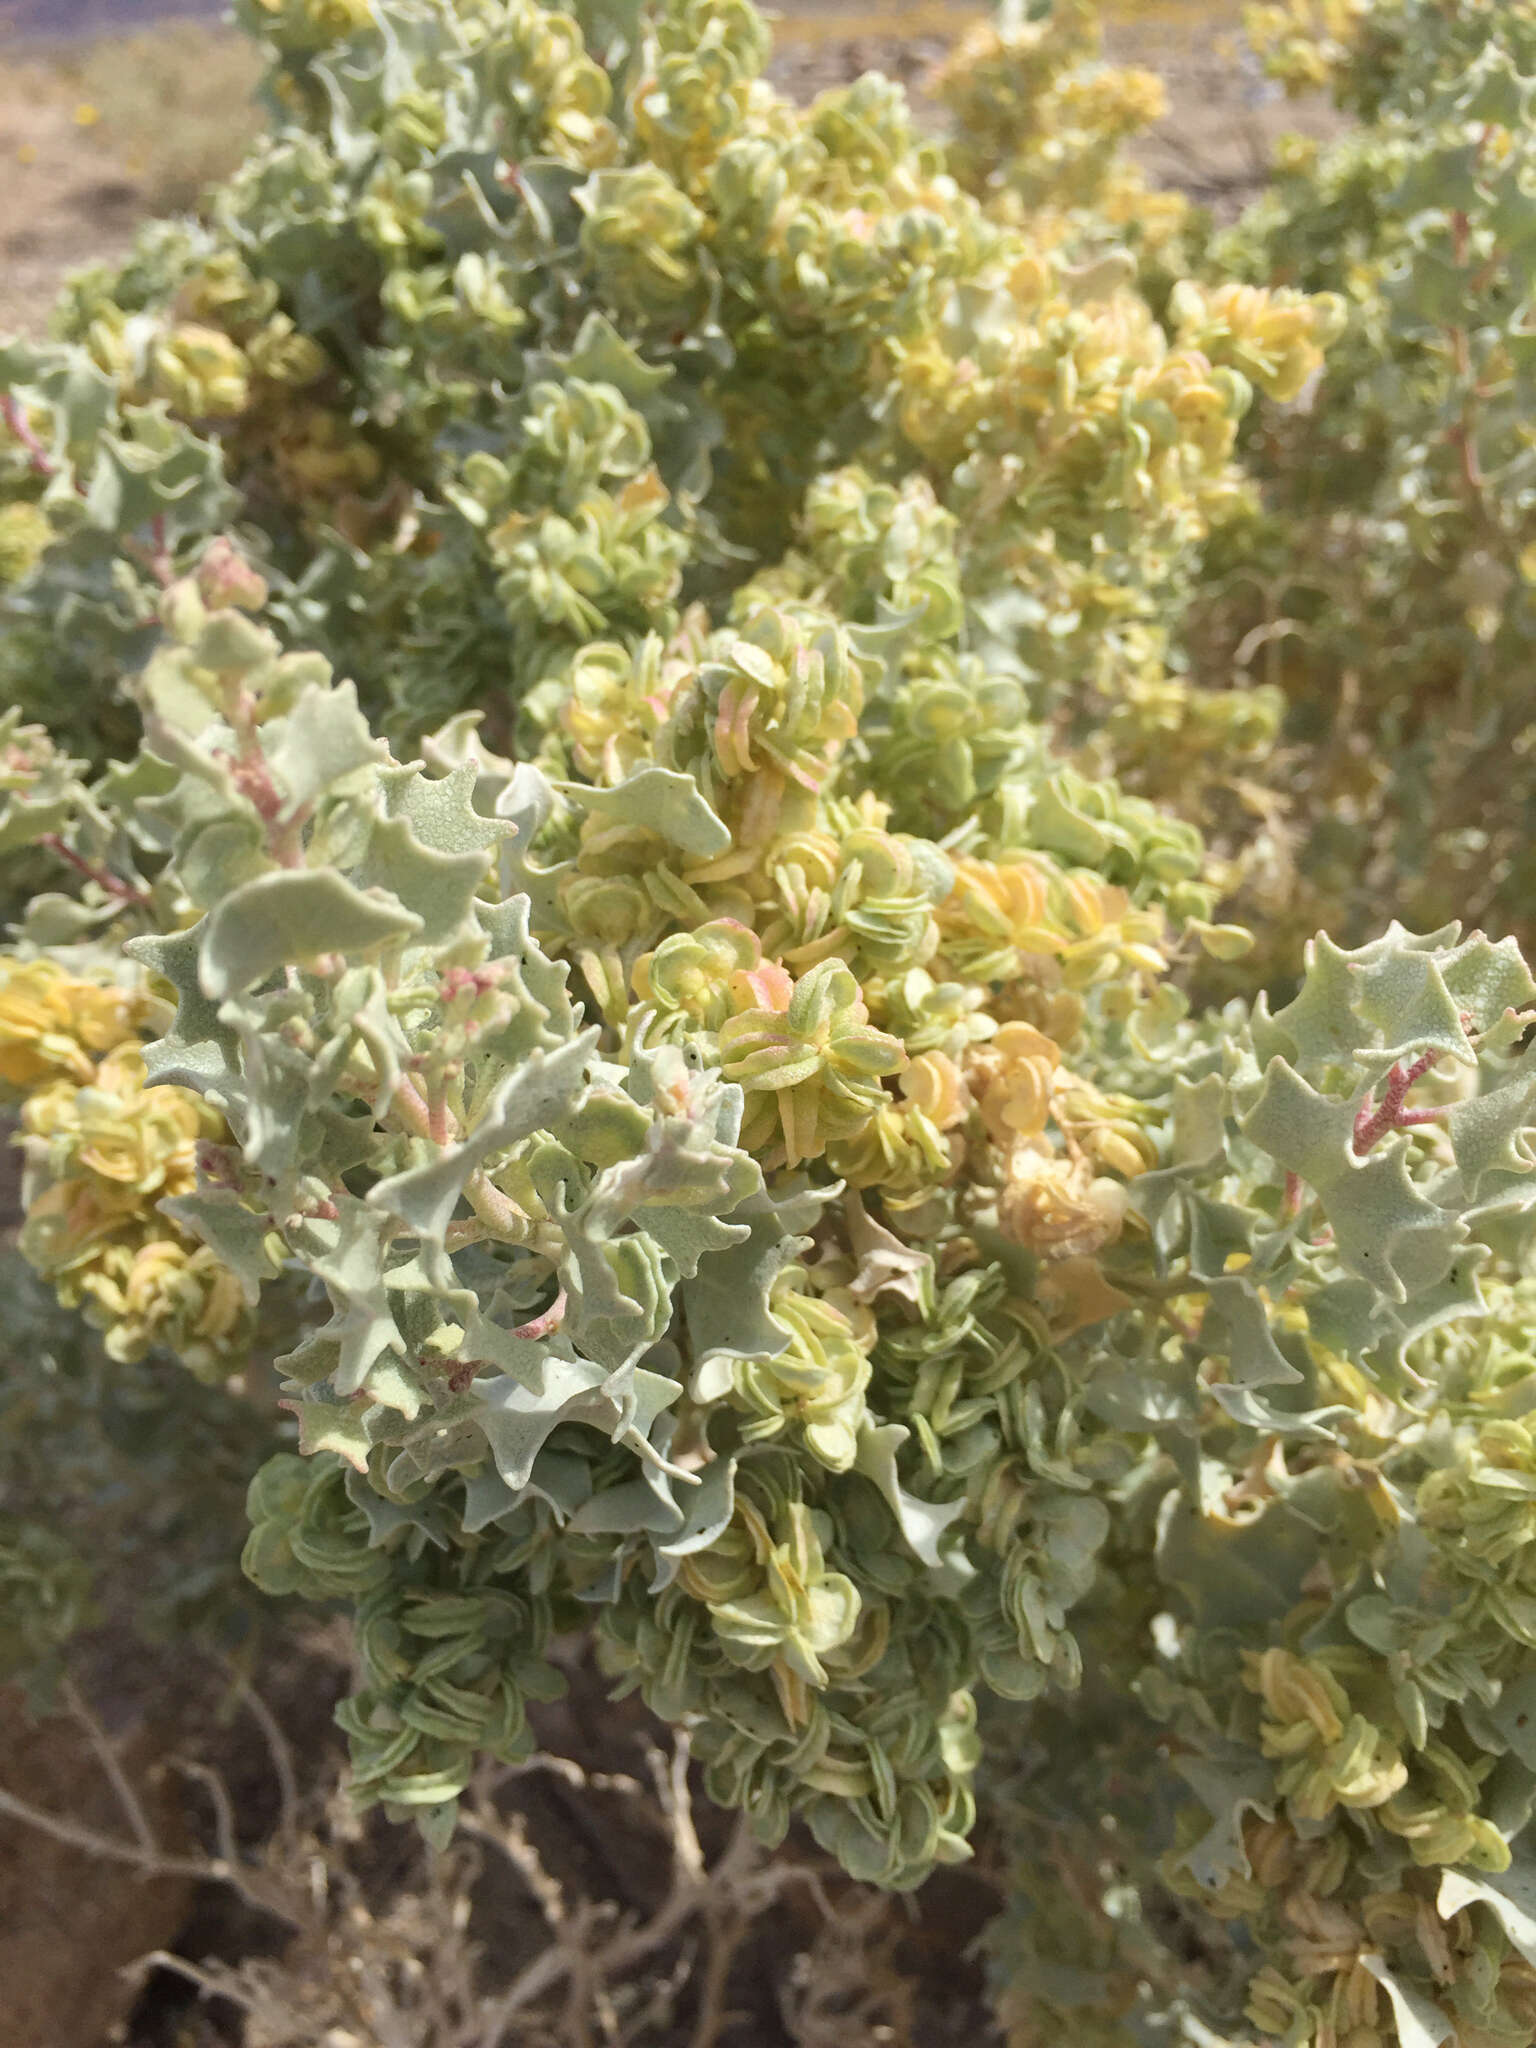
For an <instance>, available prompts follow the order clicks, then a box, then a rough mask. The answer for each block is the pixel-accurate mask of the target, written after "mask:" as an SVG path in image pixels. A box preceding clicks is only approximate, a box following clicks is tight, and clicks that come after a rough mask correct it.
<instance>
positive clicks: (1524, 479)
mask: <svg viewBox="0 0 1536 2048" xmlns="http://www.w3.org/2000/svg"><path fill="white" fill-rule="evenodd" d="M1253 13H1254V16H1255V17H1256V26H1257V27H1258V28H1259V29H1260V30H1261V31H1262V32H1263V36H1264V39H1265V42H1266V45H1267V47H1268V48H1269V51H1270V62H1271V64H1272V67H1273V68H1274V69H1275V70H1276V71H1278V72H1279V73H1280V74H1281V75H1282V76H1284V77H1286V78H1288V79H1289V80H1290V81H1291V82H1293V83H1301V84H1313V83H1318V82H1329V83H1331V84H1332V86H1333V89H1334V92H1335V94H1336V96H1337V97H1338V99H1339V101H1340V103H1341V105H1342V106H1343V107H1344V108H1345V109H1346V110H1347V111H1349V112H1351V113H1353V114H1355V115H1357V116H1358V117H1359V120H1358V125H1356V126H1355V127H1353V128H1352V129H1351V130H1350V131H1349V132H1347V133H1346V134H1345V135H1344V136H1343V138H1342V139H1341V140H1340V141H1338V142H1337V143H1335V144H1334V145H1332V146H1331V147H1327V148H1320V147H1319V146H1317V145H1316V144H1313V143H1309V142H1302V141H1295V142H1293V143H1291V144H1290V145H1288V146H1287V148H1286V149H1285V150H1284V151H1283V152H1282V157H1281V162H1280V166H1279V169H1278V173H1277V176H1276V178H1275V181H1274V185H1273V188H1272V189H1271V190H1270V191H1269V192H1268V193H1267V194H1266V195H1265V196H1264V197H1263V198H1262V199H1261V200H1260V201H1259V202H1258V203H1257V204H1256V205H1255V206H1254V207H1253V208H1252V209H1251V211H1250V212H1249V214H1248V215H1247V216H1246V217H1245V218H1244V220H1243V221H1242V222H1240V223H1239V224H1238V225H1237V226H1236V227H1235V228H1234V229H1232V230H1231V231H1230V232H1228V233H1226V234H1223V235H1221V236H1218V237H1217V238H1216V240H1215V241H1214V243H1213V245H1212V247H1211V251H1210V255H1211V261H1212V264H1213V266H1214V269H1215V273H1216V274H1217V275H1219V276H1220V277H1222V278H1227V277H1231V276H1233V275H1237V276H1241V277H1242V278H1244V279H1245V280H1247V281H1250V282H1252V283H1254V284H1256V285H1257V284H1261V283H1262V284H1265V285H1271V284H1273V283H1275V282H1277V281H1281V280H1283V281H1284V282H1285V283H1286V284H1288V285H1292V286H1295V287H1299V288H1301V289H1303V290H1307V291H1319V290H1331V291H1334V292H1337V293H1338V294H1340V295H1341V296H1342V297H1343V299H1344V300H1345V302H1346V303H1347V304H1348V306H1349V319H1348V322H1347V326H1346V331H1345V333H1344V336H1343V338H1342V339H1341V340H1340V341H1339V343H1338V345H1337V346H1336V347H1335V348H1334V349H1333V350H1332V351H1331V352H1330V357H1329V362H1328V365H1327V367H1326V368H1325V369H1324V370H1323V371H1322V373H1321V375H1320V376H1319V377H1318V378H1317V379H1316V380H1315V383H1314V384H1313V386H1312V387H1311V388H1310V389H1309V391H1308V393H1307V395H1306V397H1305V400H1304V402H1303V403H1301V404H1300V405H1298V406H1295V407H1293V408H1291V409H1289V410H1287V411H1279V412H1277V411H1273V410H1272V411H1270V412H1269V413H1267V414H1266V415H1265V417H1264V418H1263V420H1262V421H1257V422H1255V423H1254V428H1253V431H1252V433H1251V435H1250V436H1249V438H1248V439H1247V442H1246V444H1245V456H1246V460H1247V462H1248V465H1249V469H1250V472H1251V473H1252V474H1253V475H1254V476H1255V478H1256V479H1257V480H1258V481H1259V482H1260V483H1261V485H1262V499H1261V501H1260V503H1259V505H1257V506H1256V507H1255V509H1254V513H1253V516H1252V517H1251V518H1249V519H1247V520H1241V521H1235V522H1231V523H1229V525H1228V526H1227V528H1226V529H1225V530H1224V531H1223V533H1221V534H1220V535H1218V536H1215V537H1213V540H1212V544H1211V547H1210V551H1209V555H1208V558H1207V563H1206V573H1205V576H1204V578H1203V579H1202V584H1201V591H1200V608H1201V610H1202V612H1203V613H1204V615H1205V616H1204V617H1203V619H1202V621H1201V624H1200V626H1199V629H1198V631H1197V638H1198V639H1199V641H1200V642H1201V646H1202V657H1203V659H1206V660H1208V661H1209V663H1210V665H1211V668H1212V670H1213V672H1221V673H1226V672H1228V671H1229V670H1230V667H1231V665H1232V663H1233V659H1234V655H1235V656H1236V658H1237V664H1238V666H1239V667H1240V668H1241V669H1243V670H1245V671H1247V672H1248V673H1249V674H1251V675H1252V676H1254V677H1255V678H1262V679H1265V680H1269V681H1272V682H1274V683H1276V684H1277V685H1278V686H1279V687H1280V688H1282V689H1283V690H1284V692H1285V695H1286V698H1287V714H1288V715H1287V739H1288V740H1290V741H1292V742H1294V744H1295V753H1294V756H1293V768H1292V771H1291V776H1290V781H1291V786H1292V789H1293V792H1294V796H1295V799H1296V815H1295V818H1294V821H1293V830H1294V835H1295V840H1296V848H1295V863H1296V866H1297V868H1298V869H1299V876H1298V877H1297V878H1296V879H1294V880H1292V879H1290V878H1287V880H1286V882H1285V884H1284V888H1283V907H1282V900H1281V899H1279V898H1277V899H1276V901H1275V902H1274V903H1272V904H1271V906H1270V908H1271V910H1273V911H1275V912H1278V913H1279V917H1280V922H1279V923H1278V924H1277V925H1276V926H1275V927H1274V929H1275V930H1276V931H1277V933H1281V934H1283V935H1284V938H1285V941H1286V943H1290V942H1291V941H1292V940H1293V938H1294V937H1295V936H1296V935H1297V934H1304V933H1305V932H1308V931H1311V930H1313V929H1315V928H1317V926H1319V925H1324V926H1326V927H1327V928H1328V929H1329V930H1331V931H1334V932H1335V933H1336V934H1337V935H1338V936H1340V937H1344V936H1362V935H1364V934H1365V933H1366V932H1367V931H1368V930H1370V929H1371V928H1372V927H1373V925H1374V923H1375V922H1376V920H1377V918H1378V916H1379V912H1378V906H1379V905H1380V904H1381V903H1382V902H1384V901H1388V900H1390V901H1391V902H1393V903H1394V904H1395V905H1397V906H1398V907H1399V908H1400V910H1401V911H1402V912H1403V913H1404V914H1405V915H1407V916H1409V917H1410V918H1411V919H1412V920H1413V921H1415V922H1419V923H1423V924H1426V925H1432V924H1437V923H1439V922H1441V921H1442V920H1443V919H1444V918H1446V917H1450V916H1457V917H1468V916H1471V917H1475V918H1478V919H1485V920H1487V921H1489V922H1490V924H1493V925H1496V926H1498V927H1499V928H1500V929H1505V930H1514V931H1515V932H1517V933H1518V934H1519V936H1520V937H1521V939H1522V942H1524V943H1528V942H1529V940H1530V937H1531V935H1532V929H1533V927H1532V922H1531V910H1530V905H1531V899H1532V892H1533V888H1536V856H1533V851H1532V849H1533V846H1536V767H1533V762H1536V723H1533V698H1532V692H1531V687H1530V674H1531V665H1532V651H1533V647H1536V598H1533V583H1536V512H1533V505H1536V498H1533V476H1536V472H1533V468H1532V451H1531V446H1530V431H1529V421H1530V415H1531V408H1532V399H1533V391H1536V384H1533V377H1536V357H1533V354H1532V348H1533V343H1532V336H1531V333H1530V308H1531V302H1532V290H1533V285H1536V241H1533V237H1532V219H1533V214H1532V204H1531V191H1532V181H1533V178H1536V128H1533V125H1532V116H1531V92H1532V87H1533V82H1536V11H1533V10H1532V9H1531V8H1530V7H1528V6H1526V5H1523V4H1520V0H1498V4H1489V5H1482V4H1474V0H1463V4H1459V5H1454V6H1448V5H1442V4H1440V0H1391V4H1377V5H1370V6H1365V5H1358V4H1355V5H1348V6H1344V5H1341V6H1330V7H1327V8H1319V9H1309V8H1307V7H1304V6H1298V7H1294V8H1285V9H1282V8H1277V7H1268V8H1256V9H1254V10H1253Z"/></svg>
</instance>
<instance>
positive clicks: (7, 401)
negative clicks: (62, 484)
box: [0, 391, 58, 476]
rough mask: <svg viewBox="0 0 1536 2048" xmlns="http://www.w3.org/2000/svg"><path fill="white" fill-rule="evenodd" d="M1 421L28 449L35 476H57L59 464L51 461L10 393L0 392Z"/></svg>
mask: <svg viewBox="0 0 1536 2048" xmlns="http://www.w3.org/2000/svg"><path fill="white" fill-rule="evenodd" d="M0 420H4V421H5V424H6V425H7V427H9V428H10V430H11V432H12V433H13V434H14V435H15V437H16V439H17V440H18V441H19V442H20V443H21V445H22V447H23V448H25V449H26V451H27V455H28V458H29V464H30V467H31V469H32V471H33V473H34V475H37V476H55V475H57V473H58V466H57V464H56V463H55V462H54V461H53V460H52V459H51V457H50V456H49V453H48V450H47V449H46V448H45V447H44V446H43V444H42V442H41V441H39V439H38V438H37V436H36V434H34V433H33V431H32V429H31V427H30V426H28V424H27V420H26V415H25V414H24V413H23V412H22V409H21V407H20V406H19V405H18V404H17V403H16V400H15V398H14V397H13V396H12V394H11V393H10V392H9V391H0Z"/></svg>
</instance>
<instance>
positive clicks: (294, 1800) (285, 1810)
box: [231, 1672, 299, 1842]
mask: <svg viewBox="0 0 1536 2048" xmlns="http://www.w3.org/2000/svg"><path fill="white" fill-rule="evenodd" d="M231 1676H232V1678H233V1680H234V1686H235V1692H236V1695H237V1696H238V1698H239V1700H240V1703H241V1705H242V1706H243V1707H244V1708H245V1709H246V1711H247V1712H248V1713H249V1714H250V1716H251V1718H252V1719H253V1720H254V1721H255V1723H256V1725H257V1726H258V1727H259V1728H260V1730H261V1732H262V1734H263V1736H264V1737H265V1738H266V1744H267V1752H268V1754H269V1755H270V1757H271V1759H272V1773H273V1776H274V1777H275V1778H276V1779H277V1794H278V1801H279V1812H280V1818H279V1821H278V1827H279V1831H280V1832H281V1834H282V1836H283V1839H284V1840H285V1841H287V1842H292V1841H293V1840H294V1839H295V1838H296V1836H297V1834H298V1830H299V1781H298V1775H297V1773H296V1772H295V1770H294V1767H293V1749H292V1746H291V1745H290V1743H289V1741H288V1738H287V1736H286V1735H285V1734H284V1733H283V1731H282V1729H281V1727H280V1726H279V1725H278V1720H277V1716H276V1715H275V1714H274V1713H273V1711H272V1709H271V1708H270V1707H269V1706H268V1705H267V1703H266V1701H265V1700H264V1699H263V1698H262V1696H261V1694H260V1693H259V1692H258V1691H257V1690H256V1688H255V1686H253V1685H252V1684H251V1682H250V1680H249V1679H247V1678H242V1677H241V1676H240V1674H239V1673H238V1672H232V1673H231Z"/></svg>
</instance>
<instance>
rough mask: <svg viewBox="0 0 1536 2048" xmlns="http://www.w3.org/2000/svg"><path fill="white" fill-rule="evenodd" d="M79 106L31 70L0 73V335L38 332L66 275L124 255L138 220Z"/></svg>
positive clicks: (137, 196) (136, 189) (130, 192)
mask: <svg viewBox="0 0 1536 2048" xmlns="http://www.w3.org/2000/svg"><path fill="white" fill-rule="evenodd" d="M78 104H79V102H78V101H75V100H73V99H72V98H71V97H70V95H69V94H68V93H67V92H66V91H65V90H64V89H63V88H62V87H61V86H58V85H50V84H49V83H48V82H47V81H46V80H45V79H44V78H42V77H41V75H40V74H38V73H36V72H33V71H32V70H31V68H30V67H28V69H27V70H26V72H25V73H22V72H21V71H20V70H19V69H17V70H13V71H12V72H11V73H10V74H9V75H6V74H5V73H4V70H3V68H0V333H4V332H7V331H13V330H20V331H22V332H24V333H36V332H38V331H40V329H41V327H42V325H43V322H44V321H45V320H46V317H47V308H48V302H49V300H50V299H51V298H52V296H53V293H54V291H55V290H56V288H57V286H58V284H59V281H60V280H61V279H62V278H63V277H64V276H65V274H66V273H67V272H69V271H71V270H75V269H78V268H79V267H80V266H81V265H83V264H86V263H91V262H95V261H96V260H98V259H99V258H101V257H104V256H111V255H115V254H117V253H118V252H119V251H121V250H122V249H124V248H125V247H126V246H127V243H128V240H129V238H130V236H131V235H132V233H133V229H134V226H135V223H136V222H137V221H138V219H139V218H140V216H141V213H142V211H143V198H142V192H141V187H140V185H139V184H138V182H137V181H136V180H135V179H134V178H133V177H131V176H130V175H128V174H127V173H126V172H125V171H124V170H123V169H122V167H121V165H120V164H118V163H117V162H115V161H114V159H113V157H112V155H111V154H110V153H109V152H108V151H107V150H105V149H104V148H102V147H100V146H99V145H98V144H96V143H95V142H93V140H92V137H91V132H90V129H89V128H88V127H81V126H78V125H77V124H76V121H75V109H76V107H77V106H78Z"/></svg>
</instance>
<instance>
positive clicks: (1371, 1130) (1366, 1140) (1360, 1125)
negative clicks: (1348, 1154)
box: [1355, 1052, 1440, 1159]
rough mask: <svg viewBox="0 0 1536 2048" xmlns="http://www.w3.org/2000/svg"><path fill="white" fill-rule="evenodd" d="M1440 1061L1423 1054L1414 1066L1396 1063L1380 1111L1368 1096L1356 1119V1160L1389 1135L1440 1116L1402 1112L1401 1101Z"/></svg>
mask: <svg viewBox="0 0 1536 2048" xmlns="http://www.w3.org/2000/svg"><path fill="white" fill-rule="evenodd" d="M1439 1057H1440V1055H1439V1054H1438V1053H1434V1052H1422V1053H1420V1054H1419V1057H1418V1058H1417V1059H1416V1060H1415V1061H1414V1062H1413V1064H1412V1065H1411V1066H1407V1067H1405V1066H1404V1065H1403V1063H1402V1061H1401V1060H1399V1061H1398V1062H1397V1063H1396V1064H1395V1065H1394V1067H1393V1069H1392V1071H1391V1073H1390V1074H1388V1076H1387V1087H1386V1093H1385V1094H1384V1095H1383V1097H1382V1102H1381V1107H1380V1109H1377V1108H1376V1106H1375V1103H1374V1101H1373V1099H1372V1096H1371V1095H1370V1094H1367V1096H1366V1098H1365V1100H1364V1102H1362V1103H1361V1105H1360V1110H1359V1114H1358V1115H1357V1116H1356V1118H1355V1152H1356V1155H1357V1156H1358V1157H1360V1158H1362V1159H1363V1158H1364V1157H1365V1155H1366V1153H1367V1152H1369V1151H1370V1149H1371V1147H1372V1146H1373V1145H1374V1144H1375V1143H1376V1141H1377V1140H1378V1139H1379V1138H1384V1137H1385V1136H1386V1135H1387V1133H1388V1131H1404V1130H1408V1129H1411V1128H1412V1127H1413V1126H1415V1125H1417V1124H1429V1123H1433V1122H1434V1121H1435V1120H1436V1118H1437V1117H1438V1116H1439V1115H1440V1111H1439V1110H1438V1109H1404V1107H1403V1098H1404V1097H1405V1096H1406V1095H1407V1093H1408V1090H1409V1089H1410V1088H1411V1087H1412V1086H1413V1084H1414V1082H1415V1081H1421V1080H1423V1078H1424V1076H1425V1075H1426V1074H1427V1073H1428V1072H1429V1070H1430V1068H1431V1067H1432V1066H1433V1065H1434V1064H1435V1061H1436V1060H1437V1059H1438V1058H1439Z"/></svg>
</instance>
